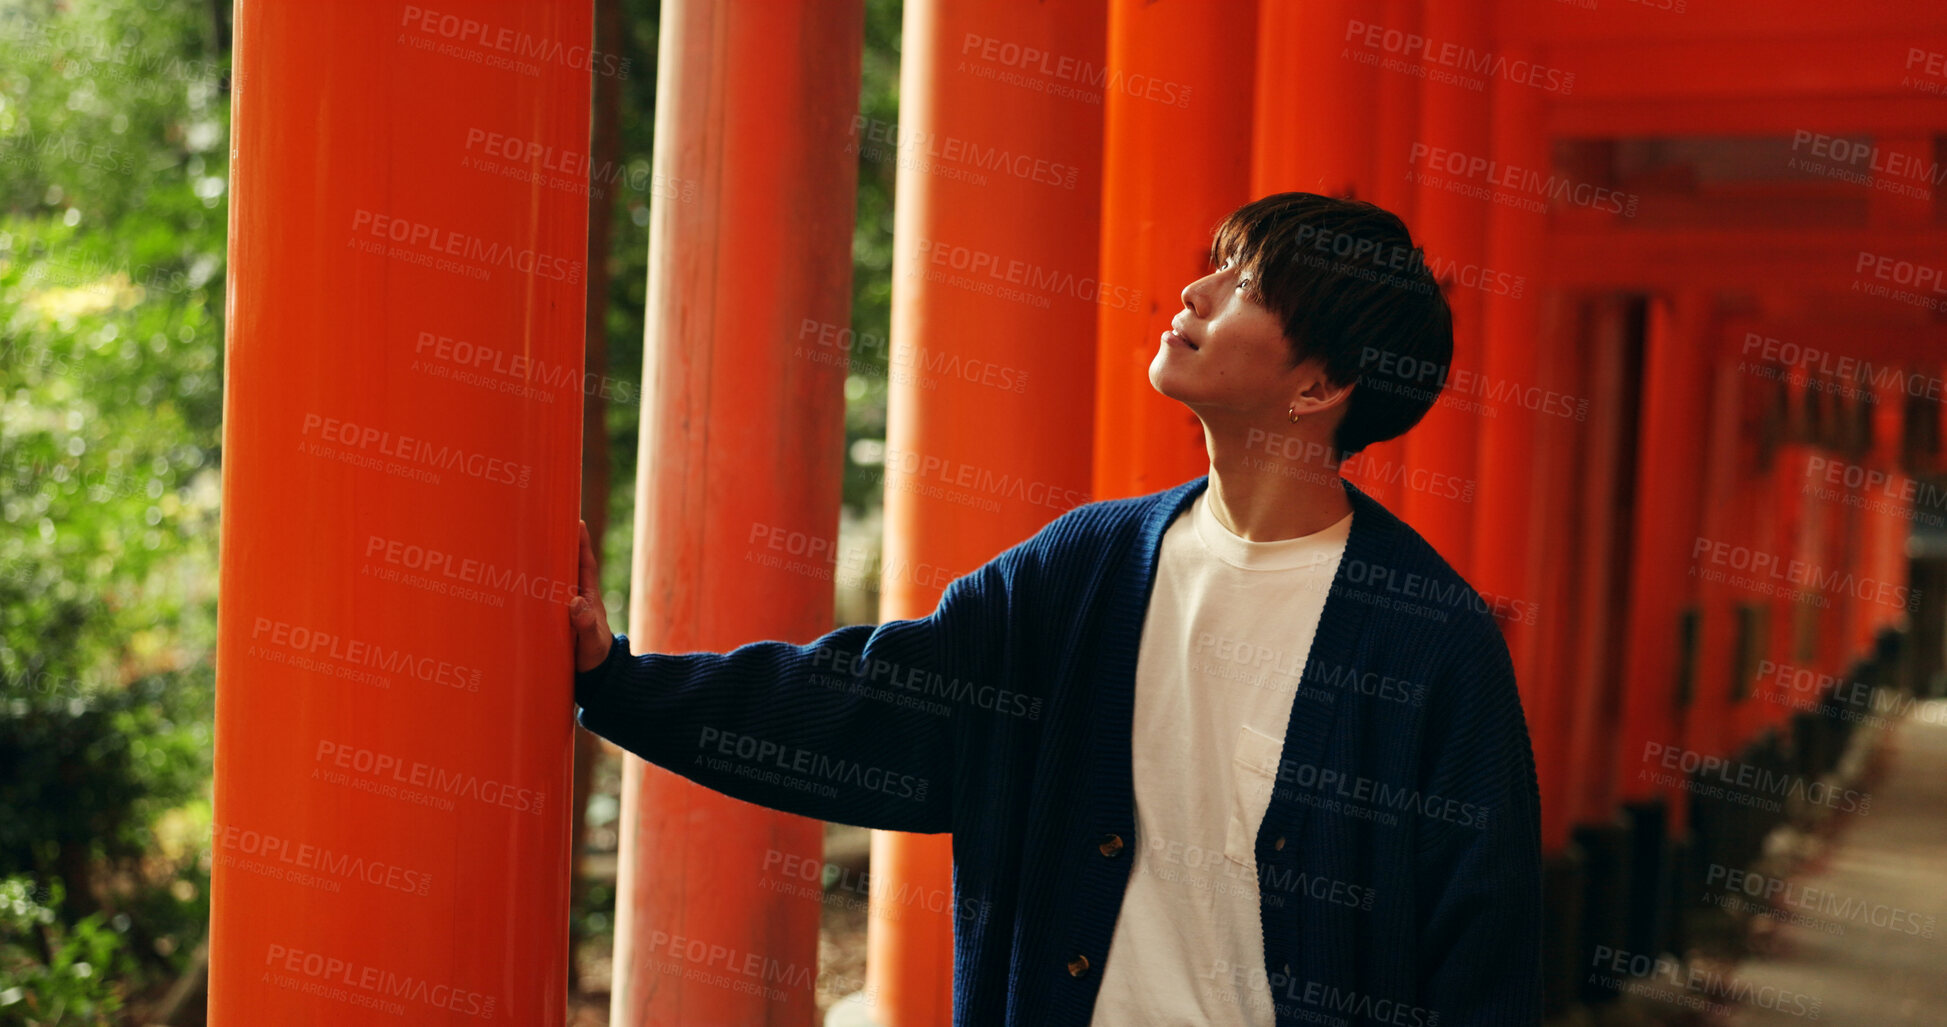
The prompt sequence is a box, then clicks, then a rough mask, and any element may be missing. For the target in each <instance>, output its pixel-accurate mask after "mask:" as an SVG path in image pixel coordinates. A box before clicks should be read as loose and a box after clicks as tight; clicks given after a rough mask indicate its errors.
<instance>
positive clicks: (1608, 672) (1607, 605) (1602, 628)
mask: <svg viewBox="0 0 1947 1027" xmlns="http://www.w3.org/2000/svg"><path fill="white" fill-rule="evenodd" d="M1584 310H1585V313H1584V317H1583V318H1582V324H1581V326H1580V329H1579V331H1578V334H1577V335H1576V337H1575V339H1574V342H1575V344H1576V345H1577V347H1578V348H1579V349H1581V350H1582V351H1583V352H1585V353H1586V354H1587V357H1586V363H1585V365H1584V368H1585V370H1584V374H1583V376H1582V379H1581V380H1582V382H1583V391H1582V394H1583V395H1585V396H1587V397H1588V398H1589V419H1588V422H1587V426H1586V428H1585V429H1584V431H1583V433H1582V439H1583V440H1584V442H1583V445H1582V446H1581V459H1580V460H1579V461H1578V467H1579V472H1578V473H1579V478H1580V489H1581V516H1580V517H1579V518H1577V521H1578V526H1579V528H1580V530H1581V536H1582V541H1581V542H1580V544H1579V545H1578V547H1577V553H1576V558H1575V563H1574V568H1575V574H1576V579H1577V581H1578V582H1579V583H1580V588H1581V597H1580V599H1579V605H1578V608H1577V610H1576V618H1575V623H1574V631H1575V633H1576V636H1577V637H1578V638H1579V639H1581V640H1582V642H1581V644H1579V645H1577V646H1575V647H1574V659H1573V662H1572V663H1571V674H1570V676H1571V678H1572V679H1573V680H1574V681H1575V682H1576V688H1575V690H1574V692H1573V700H1572V709H1571V710H1570V711H1569V719H1568V724H1567V729H1568V735H1569V743H1568V751H1569V752H1571V753H1576V754H1579V756H1580V758H1578V759H1572V760H1569V761H1568V762H1567V764H1566V765H1565V766H1564V768H1563V769H1564V773H1565V775H1566V784H1565V791H1566V792H1567V795H1568V800H1567V805H1568V809H1567V813H1568V817H1569V821H1570V823H1572V824H1574V825H1576V827H1577V828H1583V827H1587V828H1589V829H1591V830H1594V831H1598V832H1600V831H1606V830H1608V829H1609V828H1611V827H1613V815H1614V812H1615V807H1616V802H1617V797H1618V794H1619V789H1618V787H1617V782H1616V774H1617V771H1616V767H1617V765H1618V763H1619V759H1618V757H1619V754H1620V751H1621V750H1620V745H1621V742H1620V740H1619V739H1618V738H1617V737H1616V732H1615V725H1616V724H1617V723H1618V722H1619V721H1620V720H1621V714H1622V694H1621V693H1622V688H1623V685H1622V680H1621V675H1620V673H1619V672H1618V670H1617V667H1618V664H1619V663H1620V655H1619V654H1620V652H1621V650H1622V648H1623V645H1624V642H1623V640H1622V639H1619V638H1617V637H1616V636H1617V634H1618V632H1617V631H1616V625H1617V624H1619V623H1621V622H1622V618H1623V614H1624V611H1625V610H1626V608H1627V607H1626V606H1625V604H1624V603H1622V602H1620V601H1619V600H1618V599H1617V596H1619V595H1620V594H1622V593H1623V591H1624V587H1625V585H1626V583H1627V582H1626V580H1618V577H1619V572H1620V574H1626V573H1627V568H1626V565H1624V564H1623V562H1622V561H1621V559H1619V554H1618V551H1619V550H1620V551H1622V553H1623V554H1626V553H1627V545H1626V544H1625V542H1624V538H1625V535H1626V532H1627V530H1628V525H1627V524H1623V523H1619V522H1621V521H1622V518H1620V517H1618V516H1617V513H1616V510H1617V497H1618V495H1619V493H1621V492H1622V491H1623V488H1624V486H1625V484H1626V482H1625V481H1624V475H1625V474H1626V473H1628V468H1627V467H1626V466H1625V465H1624V462H1623V459H1622V454H1623V453H1624V452H1625V451H1626V450H1627V449H1629V448H1630V447H1632V446H1633V445H1634V439H1633V438H1631V437H1630V427H1631V426H1632V425H1633V424H1634V423H1635V421H1634V420H1633V417H1634V414H1635V411H1634V410H1632V409H1625V404H1624V400H1625V397H1626V396H1628V395H1629V394H1630V393H1629V387H1630V382H1629V381H1628V378H1629V370H1628V369H1627V368H1626V367H1625V363H1626V361H1625V359H1624V351H1625V349H1627V346H1628V340H1627V339H1625V337H1624V336H1625V332H1626V326H1625V323H1624V315H1623V300H1622V298H1621V297H1619V296H1617V295H1614V294H1604V295H1600V296H1594V297H1590V298H1589V299H1587V300H1586V301H1585V303H1584ZM1546 813H1547V808H1546V806H1544V807H1543V814H1544V815H1546Z"/></svg>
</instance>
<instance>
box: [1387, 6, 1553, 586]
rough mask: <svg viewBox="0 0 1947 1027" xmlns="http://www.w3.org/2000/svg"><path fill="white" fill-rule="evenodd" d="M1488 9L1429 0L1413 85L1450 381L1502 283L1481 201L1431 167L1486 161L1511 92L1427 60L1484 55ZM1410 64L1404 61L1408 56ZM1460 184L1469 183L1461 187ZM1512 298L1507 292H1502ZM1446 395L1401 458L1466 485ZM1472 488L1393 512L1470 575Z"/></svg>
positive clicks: (1469, 438)
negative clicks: (1499, 102) (1448, 315)
mask: <svg viewBox="0 0 1947 1027" xmlns="http://www.w3.org/2000/svg"><path fill="white" fill-rule="evenodd" d="M1491 15H1492V11H1491V8H1490V5H1488V4H1452V3H1437V2H1436V3H1429V4H1427V5H1426V8H1425V18H1424V28H1423V30H1422V31H1423V34H1424V36H1425V37H1426V38H1427V39H1429V40H1431V41H1432V42H1431V43H1430V44H1429V46H1430V47H1431V48H1432V49H1430V50H1429V51H1428V53H1429V56H1428V57H1426V58H1425V59H1424V60H1423V61H1422V67H1423V68H1424V69H1425V71H1426V72H1427V74H1428V76H1429V77H1428V79H1427V80H1426V81H1425V82H1424V84H1423V85H1422V86H1421V89H1420V129H1419V133H1418V135H1417V137H1416V140H1415V141H1416V143H1418V144H1419V145H1420V146H1421V147H1422V149H1421V151H1420V156H1419V158H1418V161H1419V162H1418V164H1417V165H1416V166H1415V170H1416V171H1417V172H1421V173H1423V174H1421V175H1418V176H1416V181H1418V182H1419V199H1418V200H1417V202H1416V204H1415V206H1416V211H1415V217H1416V218H1417V220H1418V224H1417V225H1416V226H1415V228H1416V229H1418V234H1419V235H1420V237H1421V239H1422V240H1423V242H1424V243H1425V246H1426V252H1427V260H1428V263H1429V264H1430V265H1431V266H1433V267H1434V268H1435V270H1436V272H1438V273H1440V276H1441V278H1442V280H1443V281H1444V282H1447V283H1448V284H1447V302H1448V304H1449V305H1450V306H1452V308H1453V323H1454V377H1455V378H1456V380H1466V379H1465V378H1464V375H1466V374H1479V373H1480V370H1481V360H1482V350H1483V338H1484V336H1483V334H1482V313H1483V308H1484V299H1485V294H1484V291H1483V287H1484V286H1485V287H1487V288H1488V289H1491V288H1492V287H1493V286H1494V285H1495V284H1496V283H1497V282H1503V284H1505V283H1504V280H1499V279H1493V278H1484V277H1483V272H1484V269H1485V268H1486V266H1487V218H1488V205H1487V204H1485V203H1483V202H1481V201H1480V200H1478V199H1476V198H1474V197H1473V196H1468V195H1462V194H1461V193H1459V192H1455V191H1452V190H1450V189H1448V188H1447V182H1448V179H1449V177H1450V176H1449V175H1448V173H1446V172H1444V171H1442V170H1440V165H1439V163H1438V162H1439V160H1440V157H1439V155H1440V154H1442V153H1458V154H1461V155H1462V156H1463V159H1465V160H1476V159H1478V160H1486V159H1487V156H1488V151H1489V147H1490V145H1491V140H1490V138H1489V133H1488V124H1489V118H1488V94H1489V92H1491V91H1493V90H1495V89H1506V88H1514V87H1513V86H1511V85H1510V84H1507V83H1501V82H1492V81H1490V82H1489V83H1488V84H1487V88H1486V90H1482V91H1478V92H1477V91H1475V90H1472V89H1469V88H1467V87H1466V86H1465V85H1464V84H1462V83H1457V82H1450V81H1439V79H1440V78H1441V77H1446V76H1451V74H1452V71H1451V69H1449V68H1447V67H1444V66H1443V65H1441V64H1440V63H1439V62H1438V60H1437V59H1435V58H1434V57H1433V56H1431V55H1432V54H1437V53H1441V52H1445V50H1444V48H1445V47H1448V46H1454V47H1463V48H1468V49H1469V50H1471V51H1472V52H1474V53H1488V52H1490V51H1491V50H1492V45H1491V43H1490V41H1489V31H1488V25H1489V19H1490V17H1491ZM1409 59H1410V55H1409ZM1457 184H1460V185H1469V184H1472V185H1478V184H1479V183H1476V182H1471V181H1461V182H1459V183H1457ZM1534 287H1535V284H1534V283H1533V282H1532V281H1530V282H1527V283H1525V288H1524V289H1523V295H1524V296H1527V295H1531V294H1532V290H1533V289H1534ZM1508 291H1509V292H1512V287H1511V286H1509V287H1508ZM1457 392H1458V390H1456V389H1449V390H1448V392H1447V394H1446V395H1445V396H1443V398H1442V402H1440V403H1438V404H1436V405H1435V406H1434V408H1433V410H1432V411H1431V412H1429V413H1428V414H1427V415H1426V420H1424V421H1422V422H1420V425H1419V427H1417V428H1415V429H1413V431H1411V432H1409V433H1407V435H1406V437H1405V443H1406V453H1407V460H1408V462H1409V463H1410V464H1411V465H1412V466H1413V467H1414V468H1415V469H1422V468H1423V469H1426V470H1429V471H1435V472H1438V473H1441V474H1447V475H1452V476H1453V477H1454V478H1457V479H1459V480H1460V481H1462V482H1465V483H1467V484H1468V485H1473V484H1474V480H1475V472H1476V464H1475V455H1476V454H1475V447H1476V444H1477V438H1478V436H1479V432H1480V415H1479V414H1477V413H1475V412H1474V411H1473V409H1472V408H1471V405H1470V404H1469V403H1468V402H1467V400H1466V397H1464V396H1461V395H1458V394H1457ZM1477 492H1478V489H1477V488H1476V489H1465V490H1464V491H1463V495H1464V496H1466V497H1467V498H1466V499H1456V498H1452V497H1451V495H1450V494H1449V490H1445V489H1442V490H1430V489H1429V490H1412V489H1409V490H1407V492H1406V494H1405V496H1404V499H1403V506H1404V507H1405V511H1404V513H1405V516H1406V519H1407V520H1408V521H1410V522H1412V524H1413V527H1414V528H1416V529H1418V530H1419V532H1420V534H1422V535H1424V536H1426V539H1427V541H1428V542H1431V543H1432V544H1433V547H1434V548H1435V549H1437V550H1439V551H1440V555H1441V556H1444V557H1446V559H1447V562H1449V563H1451V564H1452V565H1453V566H1454V568H1455V569H1456V570H1459V571H1460V572H1461V573H1462V574H1469V573H1471V571H1472V569H1473V566H1474V564H1473V559H1472V557H1473V523H1474V516H1475V511H1474V504H1473V503H1472V502H1471V501H1470V500H1471V498H1472V496H1473V495H1474V494H1476V493H1477Z"/></svg>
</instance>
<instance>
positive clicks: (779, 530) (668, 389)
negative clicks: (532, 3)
mask: <svg viewBox="0 0 1947 1027" xmlns="http://www.w3.org/2000/svg"><path fill="white" fill-rule="evenodd" d="M863 17H864V15H863V10H862V8H861V6H860V4H859V2H858V0H833V2H830V3H821V4H818V5H816V6H815V7H814V6H812V5H789V4H766V5H762V6H759V5H753V4H725V3H717V2H714V0H664V3H663V7H662V33H661V38H660V42H659V53H658V66H657V83H656V151H655V164H654V166H655V174H656V179H657V181H659V182H663V183H668V184H669V185H670V188H669V189H668V190H666V191H663V192H662V193H661V194H659V195H658V196H657V197H656V198H655V200H654V201H653V203H652V205H651V209H650V224H649V293H648V301H647V305H646V309H645V318H646V325H645V332H644V339H643V361H642V366H643V379H644V382H643V385H644V387H643V390H642V398H643V409H642V433H641V439H642V441H641V448H640V452H641V458H640V462H639V465H638V466H639V471H638V474H637V478H636V514H635V550H634V563H633V574H634V577H633V586H632V590H631V593H630V597H631V605H630V609H629V628H630V640H631V641H632V642H633V643H634V644H635V646H636V648H637V650H638V651H662V652H687V651H695V650H709V651H718V652H722V651H728V650H730V649H733V648H735V647H737V646H738V645H741V644H743V643H746V642H750V641H755V640H757V639H765V638H776V639H782V640H787V641H796V642H808V641H810V640H812V639H813V638H816V637H817V636H819V635H821V634H823V633H824V632H826V631H829V630H830V629H831V627H832V581H831V577H830V574H829V573H828V572H827V573H823V574H820V573H816V572H807V571H802V570H798V569H795V568H797V567H799V566H802V565H798V564H787V565H786V566H784V567H773V566H771V565H769V564H768V563H766V562H764V561H762V560H753V559H751V556H752V555H753V554H756V555H759V556H769V555H770V554H771V552H772V550H771V548H770V541H771V540H772V539H774V538H784V539H789V540H793V541H792V543H791V546H788V547H786V548H791V547H792V546H794V547H796V548H797V549H798V550H800V551H802V550H811V551H815V550H813V549H812V547H813V545H815V544H816V543H825V544H827V546H835V542H836V535H837V531H838V506H839V488H840V480H841V466H840V458H841V455H842V447H843V445H844V413H845V400H844V379H845V368H844V367H843V366H842V365H839V364H834V363H831V362H827V361H824V360H819V359H813V358H812V356H813V355H814V351H815V350H816V347H815V346H813V345H811V344H809V343H808V341H807V340H808V339H810V340H815V339H817V338H819V337H821V335H820V333H823V332H825V331H826V330H828V329H829V330H830V331H832V332H837V331H842V330H844V329H846V328H847V327H849V325H850V313H849V312H850V306H851V292H850V287H851V266H852V264H851V252H852V225H853V210H854V203H855V195H856V192H855V190H856V178H857V163H856V161H857V158H856V156H855V155H854V153H853V152H851V151H850V150H849V149H848V143H849V141H850V139H851V135H850V133H851V132H852V117H853V115H854V113H855V112H856V111H857V109H858V93H859V51H860V47H861V46H862V40H863V36H862V33H861V31H860V26H861V25H862V23H863ZM797 540H806V541H797ZM825 551H827V552H830V551H831V549H830V548H827V549H826V550H825ZM806 563H815V560H811V559H808V560H807V561H806ZM623 787H624V790H623V801H622V825H623V828H622V849H621V854H620V861H621V874H620V879H619V880H618V882H617V890H616V925H615V990H614V993H613V998H612V1001H611V1006H610V1022H612V1023H615V1024H618V1025H628V1027H640V1025H645V1024H685V1025H687V1024H706V1023H736V1024H746V1023H748V1024H758V1023H768V1024H809V1023H811V1022H812V1021H813V1019H814V1017H815V1014H816V1008H815V1005H814V1001H813V998H814V995H813V988H812V982H813V981H814V980H815V978H816V976H817V972H818V969H817V968H818V920H819V903H818V901H817V899H816V897H804V898H800V897H797V896H796V895H795V894H788V893H786V892H784V891H782V890H780V889H777V888H771V887H765V884H766V881H767V877H769V878H774V877H775V874H776V869H775V868H776V867H777V866H778V865H779V864H780V863H781V862H783V861H784V860H789V859H793V858H802V859H808V860H811V861H813V863H814V865H815V863H816V861H817V860H819V859H820V858H821V857H822V855H823V837H824V835H823V828H822V826H821V825H820V824H819V823H818V822H817V821H815V820H808V819H803V818H799V817H794V816H790V815H787V814H783V813H776V812H773V811H770V810H766V809H763V808H760V807H757V806H753V805H750V804H748V803H743V802H739V801H737V800H735V799H731V798H729V797H727V796H724V795H720V794H717V793H715V792H712V791H709V790H707V789H705V788H703V787H701V786H699V785H695V784H692V783H691V782H689V781H688V780H686V779H684V778H681V777H679V776H677V775H675V774H672V773H670V772H668V771H665V770H663V769H661V768H659V767H655V766H651V765H649V764H646V763H644V762H642V761H641V760H639V759H636V758H635V757H632V756H631V757H627V763H626V766H625V768H624V772H623ZM679 939H680V940H681V941H680V943H679V941H678V940H679ZM699 953H702V955H701V957H700V958H699V955H698V954H699ZM724 953H728V955H724ZM750 957H757V958H760V959H762V960H763V961H764V962H763V965H764V966H765V967H767V969H766V971H765V972H764V974H762V975H757V976H752V975H748V974H746V973H744V972H742V969H741V968H742V967H743V966H744V965H745V962H744V961H745V960H746V959H747V958H750ZM726 981H727V982H728V983H725V982H726ZM740 985H741V986H740ZM778 993H781V997H780V995H779V994H778Z"/></svg>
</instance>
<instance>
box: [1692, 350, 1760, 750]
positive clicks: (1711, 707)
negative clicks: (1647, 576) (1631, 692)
mask: <svg viewBox="0 0 1947 1027" xmlns="http://www.w3.org/2000/svg"><path fill="white" fill-rule="evenodd" d="M1733 335H1735V336H1736V337H1739V338H1741V337H1742V336H1741V333H1732V332H1724V333H1720V334H1719V336H1718V337H1717V339H1715V340H1713V344H1712V345H1711V346H1710V350H1711V364H1712V367H1713V368H1714V371H1713V373H1712V379H1711V386H1710V388H1711V396H1710V400H1709V413H1708V424H1709V427H1708V429H1707V430H1706V431H1705V433H1704V435H1703V436H1702V437H1701V438H1700V439H1699V442H1700V443H1701V444H1702V446H1703V462H1702V468H1703V474H1702V477H1701V478H1700V479H1699V482H1698V488H1699V492H1700V496H1699V498H1700V499H1701V500H1702V504H1703V511H1702V519H1701V526H1700V527H1699V529H1698V533H1699V534H1701V535H1703V536H1704V537H1705V538H1710V539H1724V540H1726V541H1729V542H1731V543H1733V544H1746V543H1747V540H1746V539H1745V537H1744V532H1743V527H1744V525H1745V524H1746V516H1747V511H1746V509H1745V501H1746V500H1747V498H1748V492H1749V489H1748V487H1747V483H1748V481H1749V477H1750V472H1749V467H1750V461H1751V459H1752V457H1753V456H1754V454H1753V453H1752V452H1751V451H1750V450H1749V449H1748V448H1747V446H1746V442H1745V440H1744V439H1743V438H1742V437H1741V435H1740V430H1741V428H1742V425H1741V423H1740V420H1741V415H1742V413H1743V390H1744V387H1745V384H1746V382H1747V381H1751V382H1756V381H1758V380H1759V379H1756V378H1754V377H1752V376H1751V375H1750V374H1749V372H1748V371H1740V370H1739V368H1738V363H1739V361H1738V357H1737V355H1736V354H1735V352H1734V351H1732V350H1731V348H1730V347H1729V346H1728V345H1726V344H1725V338H1726V336H1733ZM1696 596H1697V606H1698V610H1699V614H1700V616H1701V620H1700V621H1699V626H1698V635H1697V662H1696V665H1695V669H1694V671H1693V673H1694V674H1695V678H1694V688H1693V691H1692V693H1691V699H1690V706H1689V709H1688V710H1686V711H1685V718H1684V719H1685V723H1686V725H1687V726H1686V727H1685V729H1684V739H1685V744H1686V745H1688V746H1689V747H1691V748H1693V749H1696V750H1698V751H1699V752H1702V753H1705V754H1707V755H1712V756H1721V755H1725V754H1727V753H1728V752H1729V751H1730V748H1731V744H1732V741H1733V739H1732V738H1731V737H1730V731H1729V727H1730V718H1731V693H1732V691H1733V689H1734V688H1735V687H1736V686H1737V682H1736V681H1735V680H1734V679H1733V677H1732V674H1731V670H1732V666H1733V660H1734V659H1735V657H1736V645H1737V632H1738V618H1737V608H1738V603H1739V602H1740V601H1741V600H1742V599H1743V598H1744V593H1743V592H1742V590H1739V589H1736V588H1733V587H1732V586H1731V585H1730V583H1729V582H1728V581H1723V580H1716V579H1714V578H1700V580H1698V582H1697V590H1696Z"/></svg>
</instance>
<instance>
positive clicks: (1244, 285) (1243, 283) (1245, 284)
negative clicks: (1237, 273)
mask: <svg viewBox="0 0 1947 1027" xmlns="http://www.w3.org/2000/svg"><path fill="white" fill-rule="evenodd" d="M1237 287H1238V288H1239V289H1249V288H1250V287H1251V280H1250V279H1248V278H1239V279H1238V280H1237Z"/></svg>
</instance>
